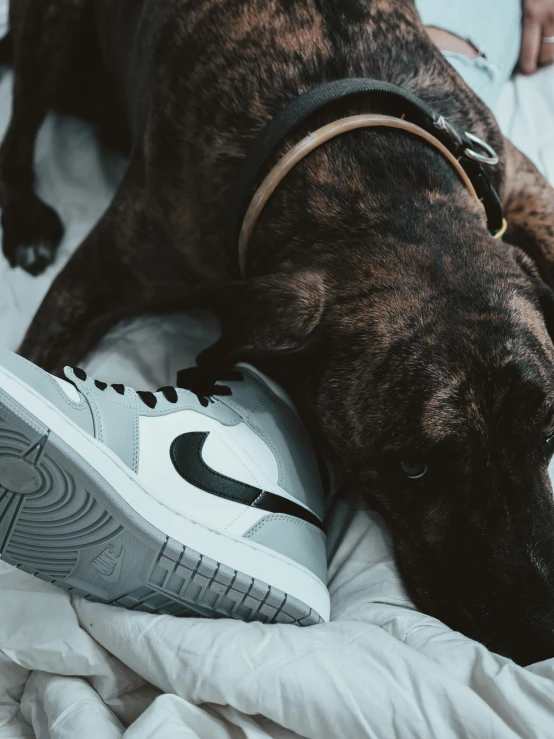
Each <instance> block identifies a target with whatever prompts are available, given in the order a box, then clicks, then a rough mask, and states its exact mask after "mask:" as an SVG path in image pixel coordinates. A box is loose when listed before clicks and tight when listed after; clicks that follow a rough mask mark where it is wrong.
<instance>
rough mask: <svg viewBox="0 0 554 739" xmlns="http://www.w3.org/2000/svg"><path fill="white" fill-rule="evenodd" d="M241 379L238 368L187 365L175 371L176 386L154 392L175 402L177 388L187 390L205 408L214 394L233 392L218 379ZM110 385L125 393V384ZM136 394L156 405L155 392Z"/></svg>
mask: <svg viewBox="0 0 554 739" xmlns="http://www.w3.org/2000/svg"><path fill="white" fill-rule="evenodd" d="M71 369H72V370H73V372H74V373H75V376H76V377H78V378H79V380H82V381H85V380H86V379H87V373H86V372H85V370H84V369H81V367H72V368H71ZM242 379H243V375H242V372H239V371H238V370H229V371H228V372H225V373H221V372H217V373H215V372H210V371H205V370H201V369H200V368H199V367H189V368H187V369H184V370H180V371H179V372H178V373H177V385H176V386H173V385H166V386H165V387H161V388H159V390H157V391H156V392H158V393H162V395H163V396H164V398H165V399H166V400H167V401H169V402H170V403H176V402H177V401H178V399H179V396H178V394H177V388H179V389H181V390H189V391H190V392H191V393H194V394H195V395H196V397H197V398H198V400H199V401H200V403H201V405H203V406H204V408H205V407H206V406H207V405H208V404H209V403H213V402H214V396H218V395H232V394H233V391H232V390H231V388H230V387H228V385H219V384H218V383H219V381H220V380H223V381H224V382H225V381H227V382H232V381H240V380H242ZM94 384H95V385H96V387H97V388H98V390H105V389H106V388H107V387H108V383H107V382H102V380H94ZM111 387H112V388H113V389H114V390H115V392H116V393H119V394H120V395H125V385H123V384H121V383H118V382H116V383H113V384H112V385H111ZM137 395H138V396H139V398H140V399H141V400H142V402H143V403H144V404H145V405H147V406H148V407H149V408H155V407H156V403H157V402H158V398H157V397H156V394H155V393H153V392H151V391H150V390H137Z"/></svg>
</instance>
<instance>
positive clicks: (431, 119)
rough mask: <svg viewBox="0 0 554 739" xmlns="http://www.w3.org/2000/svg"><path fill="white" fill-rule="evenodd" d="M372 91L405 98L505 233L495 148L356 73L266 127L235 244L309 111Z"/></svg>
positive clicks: (245, 179)
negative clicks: (491, 171)
mask: <svg viewBox="0 0 554 739" xmlns="http://www.w3.org/2000/svg"><path fill="white" fill-rule="evenodd" d="M370 92H373V93H378V94H380V95H385V96H387V97H390V98H396V99H400V100H401V102H402V111H403V115H402V117H403V118H404V119H406V120H408V121H410V122H411V123H414V124H415V125H417V126H419V127H420V128H422V129H424V130H426V131H427V132H428V133H430V134H431V135H432V136H434V137H435V138H436V139H438V140H439V141H440V143H441V144H443V145H444V146H445V147H446V148H447V149H448V151H449V152H450V153H451V154H452V155H453V156H454V157H455V158H456V159H457V160H458V161H459V163H460V165H461V166H462V168H463V170H464V171H465V173H466V174H467V176H468V178H469V180H470V181H471V183H472V185H473V187H474V189H475V192H476V193H477V196H478V198H479V200H480V201H481V203H482V205H483V207H484V209H485V213H486V216H487V226H488V229H489V231H490V232H491V233H492V234H493V235H498V234H500V233H501V232H503V229H504V228H505V222H504V216H503V210H502V205H501V203H500V199H499V197H498V194H497V192H496V189H495V188H494V185H493V184H492V182H491V180H490V178H489V175H488V173H487V171H486V170H485V167H484V166H483V165H488V166H494V165H496V164H497V163H498V157H497V155H496V153H495V152H494V150H493V149H492V148H491V147H490V146H488V145H487V144H486V143H485V142H483V141H481V140H480V139H478V138H477V137H476V136H473V135H472V134H470V133H467V132H463V131H459V130H458V129H457V127H455V126H454V125H453V124H451V123H449V122H448V121H447V120H446V119H445V118H444V117H443V116H441V115H439V114H438V113H437V112H436V111H434V110H433V109H432V108H431V107H430V106H428V105H427V104H426V103H424V102H423V101H422V100H420V99H419V98H418V97H416V96H415V95H413V94H412V93H410V92H408V91H407V90H404V89H402V88H401V87H398V86H397V85H393V84H390V83H388V82H380V81H379V80H372V79H364V78H359V79H356V78H353V79H345V80H337V81H336V82H328V83H325V84H323V85H320V86H318V87H316V88H314V89H313V90H309V91H308V92H305V93H303V94H302V95H299V96H298V97H297V98H295V100H293V101H292V102H291V103H289V105H287V106H286V107H285V108H283V110H281V111H280V112H279V113H278V114H277V115H276V116H275V118H273V119H272V120H271V121H270V122H269V123H268V124H267V126H266V127H265V129H264V130H263V131H262V133H261V134H260V136H259V137H258V139H257V140H256V142H255V144H254V146H253V147H252V149H251V150H250V152H249V154H248V156H247V157H246V159H245V161H244V164H243V166H242V169H241V171H240V174H239V178H238V181H237V187H236V190H235V197H234V202H233V210H232V224H231V226H232V230H231V233H232V235H233V241H234V243H235V244H237V243H238V241H239V235H240V231H241V227H242V223H243V220H244V216H245V213H246V211H247V209H248V206H249V203H250V201H251V199H252V196H253V194H254V192H253V191H254V190H255V188H256V187H257V185H258V184H259V182H260V179H261V177H262V174H263V171H264V168H265V167H266V165H267V162H268V160H269V158H270V157H271V155H272V154H273V153H274V152H275V150H276V149H277V147H278V146H279V145H280V144H281V143H282V142H283V141H284V139H285V138H286V137H287V136H288V135H289V134H290V133H291V131H293V130H294V129H295V128H296V127H297V126H298V125H300V124H301V123H302V122H304V121H305V120H306V119H307V118H308V117H309V116H310V115H312V114H313V113H315V112H317V111H318V110H320V109H321V108H323V107H325V106H326V105H329V104H330V103H332V102H335V101H337V100H342V99H344V98H348V97H353V96H355V95H360V94H362V93H370ZM475 147H477V150H476V149H475Z"/></svg>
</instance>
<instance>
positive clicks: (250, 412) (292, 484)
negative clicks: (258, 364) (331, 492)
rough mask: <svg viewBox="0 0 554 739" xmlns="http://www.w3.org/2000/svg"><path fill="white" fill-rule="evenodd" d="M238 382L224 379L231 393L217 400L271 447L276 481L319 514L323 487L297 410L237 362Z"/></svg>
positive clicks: (251, 371)
mask: <svg viewBox="0 0 554 739" xmlns="http://www.w3.org/2000/svg"><path fill="white" fill-rule="evenodd" d="M240 370H241V372H242V373H243V375H244V380H243V381H242V382H240V381H237V382H225V384H226V385H229V387H231V389H232V392H233V394H232V395H230V396H229V397H224V398H222V399H221V400H220V402H221V403H223V404H225V405H228V406H229V407H230V408H232V409H233V410H235V411H236V412H237V413H238V414H239V415H240V416H242V418H243V420H244V422H245V423H246V424H247V425H248V426H250V428H251V429H253V430H254V431H255V432H256V434H257V435H258V436H259V437H260V438H261V439H263V440H264V441H265V443H266V444H267V445H268V447H269V448H270V449H271V450H272V451H273V454H274V455H275V459H276V460H277V465H278V469H279V485H280V486H281V487H282V488H283V489H284V490H286V491H287V493H289V495H293V496H294V497H295V498H296V499H297V500H300V501H301V502H302V503H304V505H306V506H307V507H308V508H309V509H310V510H311V511H313V512H314V513H315V514H316V516H318V517H319V518H323V490H322V484H321V477H320V474H319V467H318V464H317V458H316V455H315V452H314V449H313V446H312V441H311V439H310V436H309V434H308V432H307V431H306V429H305V428H304V425H303V424H302V422H301V421H300V419H299V417H298V415H297V413H296V412H295V411H294V410H293V409H292V408H291V407H290V406H289V405H288V404H287V403H285V402H284V401H283V400H282V399H281V398H279V397H278V396H277V395H276V394H275V393H274V392H273V391H272V390H271V389H270V388H269V387H268V386H267V385H266V384H265V383H264V381H263V379H262V378H261V377H260V376H259V375H258V373H257V372H256V370H254V369H252V368H250V367H248V366H245V365H241V366H240Z"/></svg>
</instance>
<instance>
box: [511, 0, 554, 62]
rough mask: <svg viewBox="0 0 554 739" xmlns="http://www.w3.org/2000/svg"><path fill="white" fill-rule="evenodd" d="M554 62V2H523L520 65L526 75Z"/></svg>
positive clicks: (545, 0) (544, 0)
mask: <svg viewBox="0 0 554 739" xmlns="http://www.w3.org/2000/svg"><path fill="white" fill-rule="evenodd" d="M553 61H554V0H523V35H522V39H521V52H520V55H519V65H520V67H521V70H522V71H523V72H524V73H525V74H533V72H536V71H537V67H538V66H544V65H545V64H551V63H552V62H553Z"/></svg>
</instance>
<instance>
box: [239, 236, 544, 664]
mask: <svg viewBox="0 0 554 739" xmlns="http://www.w3.org/2000/svg"><path fill="white" fill-rule="evenodd" d="M402 250H403V251H402V255H403V256H402V260H400V261H399V262H398V265H399V266H398V265H397V266H396V267H395V268H391V266H390V265H391V259H390V250H387V249H384V250H383V254H382V258H380V256H379V249H376V250H375V251H374V252H373V255H372V259H371V266H370V267H368V268H367V269H365V270H364V268H363V266H362V265H361V264H360V266H359V270H358V272H357V273H354V272H353V271H352V266H351V265H350V266H349V267H347V268H346V267H345V272H346V273H347V274H348V275H349V279H348V280H347V281H346V280H345V279H343V277H344V276H337V274H330V273H329V272H325V271H323V272H317V273H314V272H311V271H308V272H304V273H301V274H296V275H295V276H294V277H291V278H290V279H289V278H287V279H284V278H282V277H279V278H278V279H274V278H263V279H262V280H261V282H260V283H259V286H258V287H259V288H260V292H259V300H258V304H257V305H258V308H257V309H254V310H252V308H251V309H250V310H251V315H250V316H249V317H248V318H247V317H246V316H245V320H247V321H252V320H255V322H256V323H257V325H258V326H259V327H260V329H259V331H257V332H256V331H253V332H252V334H251V336H252V338H251V343H250V347H249V348H250V350H254V349H256V350H257V351H261V352H264V351H276V352H279V351H288V352H294V351H298V350H299V349H303V350H304V352H307V354H305V355H304V356H305V357H310V356H311V359H305V360H303V361H305V362H308V361H310V362H311V363H312V364H311V369H310V371H309V372H308V375H309V377H310V382H311V387H309V388H306V392H307V393H310V392H312V393H313V399H312V406H313V408H315V412H316V414H317V416H318V417H319V422H320V425H321V427H322V428H323V430H324V433H325V434H326V436H327V438H328V439H329V441H330V442H331V445H332V446H333V447H334V449H335V450H336V452H337V453H338V455H339V457H340V458H341V460H342V461H343V462H344V464H345V465H346V467H347V468H348V470H350V471H351V472H352V473H353V474H354V475H355V476H357V478H358V479H359V480H361V482H362V483H363V485H364V489H365V491H366V493H367V495H368V498H369V501H370V503H371V504H373V505H374V506H375V507H376V508H377V509H378V510H379V511H380V512H381V513H382V514H383V516H384V518H385V520H386V522H387V524H388V526H389V528H390V530H391V532H392V534H393V539H394V542H395V548H396V557H397V562H398V566H399V568H400V571H401V574H402V575H403V578H404V581H405V584H406V586H407V589H408V591H409V593H410V595H411V596H412V598H413V600H414V601H415V603H416V605H417V606H418V607H420V608H421V609H422V610H424V611H426V612H428V613H430V614H432V615H435V616H437V617H438V618H440V619H442V620H443V621H445V622H446V623H447V624H448V625H450V626H451V627H453V628H455V629H458V630H460V631H462V632H463V633H465V634H467V635H469V636H472V637H474V638H476V639H478V640H480V641H483V642H484V643H485V644H486V645H487V646H489V647H490V648H491V649H493V650H495V651H497V652H499V653H502V654H505V655H508V656H510V657H512V658H514V659H515V660H517V661H519V662H521V663H530V662H533V661H536V660H540V659H544V658H547V657H552V656H554V498H553V494H552V489H551V485H550V482H549V477H548V471H547V470H548V465H549V462H550V459H551V456H552V453H553V451H554V347H553V343H552V338H551V335H550V333H549V330H550V331H552V330H553V329H554V299H553V295H552V291H551V290H550V288H549V287H547V286H546V284H545V283H544V282H543V281H542V280H541V279H540V277H539V275H538V273H537V272H536V270H535V268H534V266H533V264H532V262H531V260H529V259H528V258H527V257H526V256H524V255H523V253H522V252H521V251H520V250H518V249H516V248H513V247H510V246H508V245H506V244H502V243H498V242H496V241H494V240H493V239H492V238H490V237H488V236H486V235H484V236H482V238H481V243H480V244H476V243H475V242H474V240H473V236H468V237H467V240H464V237H460V238H459V239H458V240H457V243H456V244H454V245H452V246H451V247H449V248H446V247H444V246H443V247H442V248H437V249H422V248H421V246H420V245H418V244H416V245H410V244H404V245H402ZM402 265H404V266H402ZM406 265H409V266H406ZM353 275H354V276H353ZM253 316H255V318H254V319H253ZM297 367H298V368H299V369H298V371H302V370H301V368H302V364H301V363H299V364H298V365H297ZM314 376H315V377H316V378H317V379H316V380H315V381H314V379H313V378H314Z"/></svg>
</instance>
